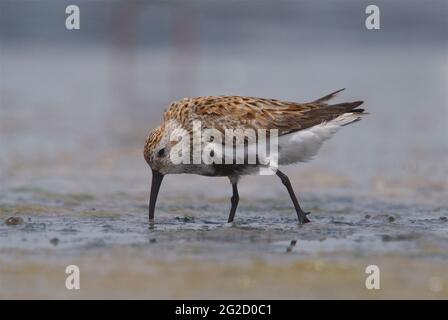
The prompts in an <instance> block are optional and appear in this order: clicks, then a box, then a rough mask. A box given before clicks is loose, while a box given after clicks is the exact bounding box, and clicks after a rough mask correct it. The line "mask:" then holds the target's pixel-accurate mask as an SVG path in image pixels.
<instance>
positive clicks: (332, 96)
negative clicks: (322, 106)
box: [312, 88, 345, 103]
mask: <svg viewBox="0 0 448 320" xmlns="http://www.w3.org/2000/svg"><path fill="white" fill-rule="evenodd" d="M344 90H345V88H342V89H339V90H337V91H335V92H332V93H330V94H327V95H326V96H324V97H322V98H319V99H317V100H314V101H313V102H312V103H325V102H327V101H328V100H330V99H333V98H334V97H335V96H336V95H337V94H338V93H339V92H341V91H344Z"/></svg>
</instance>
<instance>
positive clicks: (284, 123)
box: [144, 89, 364, 224]
mask: <svg viewBox="0 0 448 320" xmlns="http://www.w3.org/2000/svg"><path fill="white" fill-rule="evenodd" d="M342 90H344V89H341V90H338V91H335V92H333V93H330V94H328V95H326V96H324V97H322V98H319V99H317V100H314V101H311V102H307V103H297V102H289V101H281V100H276V99H264V98H255V97H243V96H206V97H195V98H185V99H182V100H180V101H176V102H173V103H172V104H171V105H170V106H169V107H168V109H167V110H166V111H165V113H164V117H163V122H162V123H161V124H160V125H159V126H158V127H157V128H155V129H153V130H152V131H151V133H150V134H149V136H148V138H147V139H146V142H145V147H144V157H145V160H146V162H147V163H148V164H149V166H150V167H151V170H152V184H151V194H150V199H149V221H150V223H152V222H153V221H154V211H155V206H156V201H157V196H158V193H159V189H160V185H161V183H162V180H163V177H164V176H165V175H167V174H179V173H189V174H198V175H204V176H227V177H228V178H229V180H230V183H231V185H232V193H233V194H232V197H231V206H230V213H229V217H228V222H229V223H230V222H233V220H234V217H235V212H236V209H237V206H238V202H239V195H238V187H237V184H238V181H239V178H240V177H241V176H243V175H248V174H254V173H256V172H257V171H256V169H257V168H259V167H261V166H262V165H263V164H261V163H259V162H256V163H255V164H246V163H243V164H236V162H233V163H230V164H226V163H219V164H218V163H211V164H210V163H199V164H198V163H195V164H191V163H187V164H184V163H181V164H174V163H173V161H171V159H170V155H171V154H172V153H171V152H172V151H173V150H174V146H175V145H176V143H177V141H172V138H170V136H171V135H172V134H173V132H174V131H175V130H179V129H183V130H185V131H186V132H188V133H191V132H192V127H193V122H194V121H200V122H201V126H202V129H214V130H217V131H218V132H222V133H223V134H224V131H225V130H227V129H243V130H245V129H253V130H259V129H265V130H267V131H269V130H276V132H277V134H278V149H277V150H278V164H279V165H289V164H294V163H299V162H306V161H309V160H311V159H312V158H313V157H314V156H315V155H316V154H317V152H318V150H319V148H320V147H321V145H322V143H323V142H324V141H325V140H327V139H329V138H330V137H331V136H332V135H333V134H334V133H335V132H336V131H338V129H340V128H341V127H343V126H346V125H348V124H351V123H353V122H356V121H358V120H360V119H361V117H362V115H363V113H364V109H360V108H358V107H359V106H360V105H361V104H362V103H363V101H353V102H344V103H337V104H330V103H329V101H330V100H331V99H332V98H334V97H335V95H336V94H337V93H339V92H340V91H342ZM195 143H196V144H197V142H193V144H192V146H191V147H193V146H194V144H195ZM200 143H201V144H202V143H203V141H201V142H200ZM220 143H221V142H220ZM233 143H234V141H233V140H232V146H234V145H233ZM246 143H247V141H246ZM246 151H247V149H246ZM246 156H247V155H246ZM257 161H258V160H257ZM275 174H276V175H277V176H278V177H279V178H280V180H281V182H282V183H283V184H284V185H285V187H286V189H287V191H288V193H289V196H290V198H291V200H292V202H293V205H294V208H295V211H296V213H297V218H298V220H299V223H300V224H304V223H307V222H310V220H309V219H308V217H307V215H308V214H309V212H304V211H303V210H302V208H301V207H300V205H299V202H298V200H297V197H296V195H295V193H294V190H293V188H292V186H291V182H290V180H289V178H288V176H287V175H286V174H284V173H283V172H281V171H280V170H278V169H277V168H276V170H275Z"/></svg>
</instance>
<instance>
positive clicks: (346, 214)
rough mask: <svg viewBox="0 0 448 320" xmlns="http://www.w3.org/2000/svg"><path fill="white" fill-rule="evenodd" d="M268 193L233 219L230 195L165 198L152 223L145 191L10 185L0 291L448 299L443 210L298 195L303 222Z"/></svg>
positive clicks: (0, 233) (3, 215)
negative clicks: (372, 284)
mask: <svg viewBox="0 0 448 320" xmlns="http://www.w3.org/2000/svg"><path fill="white" fill-rule="evenodd" d="M257 178H258V179H264V178H263V177H257ZM252 179H254V178H250V179H249V180H252ZM249 184H250V181H249ZM217 185H218V188H221V189H222V190H221V191H222V192H223V194H225V192H226V188H224V187H225V186H226V185H225V184H222V185H220V183H219V182H218V184H217ZM274 189H277V191H278V193H279V195H278V196H277V197H274V198H269V197H268V198H266V199H258V200H257V201H250V196H247V197H245V196H243V197H242V204H241V207H240V208H239V211H238V214H237V219H236V221H235V223H233V224H227V223H226V218H227V213H228V212H227V211H228V206H229V203H228V199H227V198H225V197H186V198H180V199H179V198H176V197H169V196H167V197H162V198H161V201H160V204H159V206H158V211H157V215H156V223H155V224H154V225H149V224H148V221H147V216H146V200H145V194H143V193H142V194H138V193H137V194H126V193H110V194H103V195H100V196H92V195H90V194H89V193H85V194H84V193H57V192H56V193H53V192H48V191H43V190H41V189H39V188H29V189H27V188H19V189H14V190H10V191H9V192H6V193H3V194H2V199H1V200H2V205H1V206H0V219H1V223H0V252H1V262H2V287H3V288H8V290H2V293H1V294H2V297H4V298H6V297H11V296H15V297H41V298H51V297H64V298H73V297H75V298H81V297H83V298H85V297H86V298H91V297H96V296H102V297H106V298H119V297H134V298H207V297H208V298H210V297H214V298H232V297H239V298H249V297H259V298H268V297H272V298H280V297H284V298H313V297H328V298H329V297H345V298H349V297H365V298H378V297H381V298H391V297H396V296H401V297H427V298H429V297H434V298H441V297H445V298H446V297H447V294H448V291H447V288H446V283H447V281H448V279H447V274H446V272H445V270H446V267H447V266H448V241H447V240H448V239H447V238H448V233H447V230H448V208H447V207H446V206H434V205H429V204H415V203H406V204H403V203H402V204H398V203H397V202H396V201H385V200H378V199H371V198H370V197H365V196H357V197H347V196H340V195H323V194H321V195H318V196H316V195H315V194H314V195H312V194H308V193H305V194H304V196H303V197H302V198H303V200H302V201H303V202H304V204H306V206H307V207H308V208H309V210H311V211H312V223H310V224H307V225H304V226H300V225H298V223H297V219H296V217H295V214H294V211H293V208H292V206H291V204H290V202H289V198H288V197H287V195H286V194H283V195H281V193H282V192H281V191H282V190H281V188H274ZM243 190H244V189H243ZM247 190H253V189H252V188H247ZM242 193H244V191H243V192H242ZM18 203H20V205H19V204H18ZM11 218H14V219H11ZM69 264H76V265H78V266H79V267H80V268H81V272H82V290H80V291H79V292H76V293H74V292H71V291H68V290H66V289H65V282H64V281H65V280H64V279H65V274H64V271H65V267H66V266H67V265H69ZM370 264H375V265H378V266H379V267H380V269H381V272H382V275H383V278H382V279H381V283H382V289H381V290H378V291H375V292H371V291H369V290H366V289H365V284H364V283H365V278H366V276H367V275H366V274H365V268H366V267H367V266H368V265H370ZM217 287H219V288H220V290H216V288H217Z"/></svg>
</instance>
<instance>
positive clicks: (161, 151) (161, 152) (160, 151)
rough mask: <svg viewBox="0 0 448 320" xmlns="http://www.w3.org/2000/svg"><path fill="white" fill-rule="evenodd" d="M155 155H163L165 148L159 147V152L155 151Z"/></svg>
mask: <svg viewBox="0 0 448 320" xmlns="http://www.w3.org/2000/svg"><path fill="white" fill-rule="evenodd" d="M157 155H158V156H159V157H163V156H164V155H165V148H163V149H160V150H159V152H157Z"/></svg>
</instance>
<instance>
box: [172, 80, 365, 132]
mask: <svg viewBox="0 0 448 320" xmlns="http://www.w3.org/2000/svg"><path fill="white" fill-rule="evenodd" d="M342 90H344V89H342ZM342 90H338V91H336V92H333V93H331V94H329V95H327V96H325V97H322V98H320V99H317V100H315V101H312V102H308V103H297V102H289V101H281V100H276V99H264V98H255V97H243V96H206V97H196V98H185V99H182V100H180V101H177V102H174V103H172V104H171V105H170V107H169V108H168V109H167V111H166V112H165V114H164V120H165V121H168V120H171V119H173V120H176V121H178V122H180V123H181V124H182V125H183V127H184V128H185V129H187V130H188V129H191V123H192V121H194V120H200V121H201V122H202V127H203V128H215V129H218V130H220V131H222V132H224V130H225V129H243V130H244V129H254V130H257V129H267V130H269V129H278V130H279V135H283V134H287V133H290V132H294V131H298V130H303V129H306V128H309V127H312V126H315V125H318V124H320V123H322V122H326V121H330V120H333V119H335V118H337V117H338V116H340V115H342V114H344V113H347V112H362V111H363V110H362V109H355V108H356V107H358V106H360V105H361V104H362V103H363V102H362V101H355V102H346V103H340V104H335V105H329V104H328V103H327V101H328V100H330V99H331V98H333V97H334V96H335V95H336V94H337V93H338V92H340V91H342Z"/></svg>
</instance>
